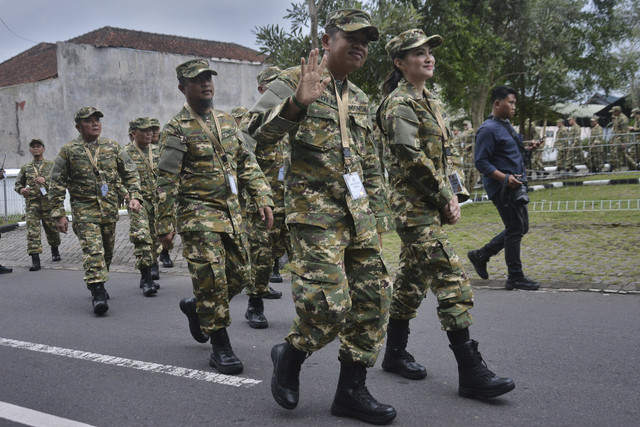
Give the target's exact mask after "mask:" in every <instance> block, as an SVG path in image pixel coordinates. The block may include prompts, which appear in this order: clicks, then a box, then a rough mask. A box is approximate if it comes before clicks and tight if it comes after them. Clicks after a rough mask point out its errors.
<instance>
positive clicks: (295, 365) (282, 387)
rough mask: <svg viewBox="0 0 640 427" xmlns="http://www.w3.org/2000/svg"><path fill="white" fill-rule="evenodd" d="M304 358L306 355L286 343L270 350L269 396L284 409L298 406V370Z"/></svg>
mask: <svg viewBox="0 0 640 427" xmlns="http://www.w3.org/2000/svg"><path fill="white" fill-rule="evenodd" d="M306 358H307V353H305V352H304V351H300V350H298V349H296V348H295V347H293V346H292V345H291V344H289V343H288V342H284V343H282V344H276V345H274V346H273V348H272V349H271V361H272V362H273V375H272V376H271V394H272V395H273V398H274V399H275V400H276V402H278V405H280V406H282V407H283V408H285V409H294V408H295V407H296V406H298V398H299V396H300V393H299V392H300V368H301V367H302V364H303V363H304V360H305V359H306Z"/></svg>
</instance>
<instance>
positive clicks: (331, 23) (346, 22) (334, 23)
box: [324, 9, 380, 42]
mask: <svg viewBox="0 0 640 427" xmlns="http://www.w3.org/2000/svg"><path fill="white" fill-rule="evenodd" d="M331 27H337V28H339V29H341V30H342V31H344V32H345V33H353V32H355V31H360V30H363V29H366V30H367V36H368V38H369V41H372V42H375V41H377V40H378V39H379V38H380V33H379V32H378V29H377V28H376V27H374V26H373V25H371V16H370V15H369V14H368V13H367V12H365V11H363V10H360V9H341V10H336V11H335V12H332V13H330V14H329V16H328V17H327V23H326V24H325V26H324V29H325V31H326V30H328V29H329V28H331Z"/></svg>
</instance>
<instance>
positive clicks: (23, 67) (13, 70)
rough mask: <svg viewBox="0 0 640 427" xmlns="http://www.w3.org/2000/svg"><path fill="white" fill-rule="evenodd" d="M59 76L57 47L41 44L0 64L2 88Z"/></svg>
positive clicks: (0, 84)
mask: <svg viewBox="0 0 640 427" xmlns="http://www.w3.org/2000/svg"><path fill="white" fill-rule="evenodd" d="M57 76H58V59H57V57H56V45H55V44H53V43H39V44H37V45H35V46H34V47H32V48H31V49H28V50H25V51H24V52H22V53H20V54H18V55H16V56H14V57H13V58H10V59H8V60H6V61H4V62H3V63H2V64H0V87H6V86H13V85H18V84H23V83H32V82H38V81H40V80H46V79H50V78H53V77H57Z"/></svg>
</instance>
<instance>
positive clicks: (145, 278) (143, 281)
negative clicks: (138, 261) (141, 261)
mask: <svg viewBox="0 0 640 427" xmlns="http://www.w3.org/2000/svg"><path fill="white" fill-rule="evenodd" d="M140 285H141V286H142V295H144V296H145V297H150V296H153V295H155V294H156V293H157V292H158V290H157V288H156V286H155V285H156V282H154V281H153V279H151V267H145V268H141V269H140Z"/></svg>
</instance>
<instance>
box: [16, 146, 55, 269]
mask: <svg viewBox="0 0 640 427" xmlns="http://www.w3.org/2000/svg"><path fill="white" fill-rule="evenodd" d="M44 151H45V147H44V141H42V140H41V139H37V138H36V139H32V140H31V141H30V142H29V152H30V153H31V155H32V156H33V160H32V161H30V162H29V163H27V164H25V165H23V166H22V167H21V168H20V172H19V173H18V176H17V177H16V184H15V187H14V189H15V191H16V193H18V194H20V195H21V196H22V197H24V199H25V204H26V209H25V219H26V222H27V253H28V254H29V255H31V262H32V265H31V267H30V268H29V271H38V270H40V254H41V253H42V240H41V233H40V222H41V221H42V226H43V227H44V232H45V236H46V237H47V242H48V243H49V246H51V261H53V262H56V261H60V252H59V251H58V246H60V232H59V231H58V229H57V227H56V222H55V220H54V219H53V218H52V217H51V204H50V203H49V196H48V191H49V174H50V173H51V169H52V168H53V161H51V160H45V158H44Z"/></svg>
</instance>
